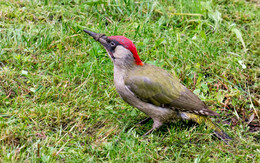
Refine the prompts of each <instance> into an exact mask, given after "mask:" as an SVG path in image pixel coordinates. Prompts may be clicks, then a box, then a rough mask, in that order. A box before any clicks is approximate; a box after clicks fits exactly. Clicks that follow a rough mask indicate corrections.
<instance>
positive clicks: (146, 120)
mask: <svg viewBox="0 0 260 163" xmlns="http://www.w3.org/2000/svg"><path fill="white" fill-rule="evenodd" d="M151 119H152V118H151V117H148V118H145V119H143V120H141V121H140V122H138V123H137V125H144V124H146V123H147V122H148V121H150V120H151Z"/></svg>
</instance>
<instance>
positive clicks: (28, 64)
mask: <svg viewBox="0 0 260 163" xmlns="http://www.w3.org/2000/svg"><path fill="white" fill-rule="evenodd" d="M255 2H256V1H243V0H220V1H214V0H212V1H210V0H208V1H202V0H201V1H189V0H176V1H170V0H168V1H162V0H161V1H149V0H146V1H138V2H134V1H133V0H117V1H114V0H111V1H108V2H106V1H99V0H98V1H88V2H86V1H82V0H61V1H57V0H54V1H48V0H45V1H38V0H30V1H29V0H27V1H26V0H25V1H18V0H16V1H8V0H3V1H1V2H0V8H1V11H0V40H1V41H0V145H1V147H0V162H37V161H40V162H57V161H58V162H87V161H92V162H97V161H98V162H101V161H106V162H123V161H126V162H158V161H164V162H173V161H176V162H259V161H260V145H259V143H260V142H259V141H260V140H259V139H260V137H259V130H260V123H259V116H260V115H259V88H260V83H259V70H260V69H259V63H260V58H259V54H260V52H259V47H260V33H259V28H260V21H259V20H260V9H259V4H256V3H255ZM84 28H86V29H89V30H92V31H94V32H98V33H105V34H106V35H124V36H126V37H128V38H130V39H131V40H133V42H134V43H135V45H136V46H137V49H138V52H139V55H140V57H141V59H142V60H143V61H144V62H146V63H152V64H155V65H157V66H159V67H163V68H164V69H166V70H168V71H169V72H172V73H174V71H175V72H176V75H177V76H178V77H179V78H180V80H181V82H182V83H183V84H184V85H185V86H187V87H188V88H190V89H192V90H194V92H195V93H197V94H198V95H199V96H200V98H201V99H202V100H203V101H205V102H206V103H207V105H209V106H210V108H211V109H212V110H215V111H216V112H218V113H219V114H220V115H221V117H220V118H216V119H215V121H216V122H217V123H219V125H220V126H221V128H223V129H224V130H225V131H226V132H227V133H228V134H229V135H230V136H231V137H233V139H234V140H233V141H232V142H231V143H230V144H231V145H230V146H229V145H226V144H225V143H224V142H222V141H220V140H218V139H216V137H215V136H214V135H213V133H212V131H210V130H208V129H206V127H205V126H204V125H201V126H198V125H195V124H194V123H191V122H185V121H178V122H176V123H171V124H168V125H164V126H163V127H162V128H161V129H160V130H157V131H155V132H153V134H151V135H149V136H147V137H142V136H141V135H143V134H144V133H145V132H146V131H148V130H149V129H150V128H151V126H152V122H149V123H148V124H146V125H143V126H136V125H135V124H136V123H137V122H138V121H140V120H142V119H143V118H145V117H146V116H145V115H144V114H143V113H141V112H140V111H139V110H137V109H135V108H133V107H131V106H129V105H128V104H126V103H125V102H124V101H123V100H122V99H120V97H119V95H118V94H117V93H116V90H115V87H114V85H113V65H112V63H111V61H110V59H109V57H108V56H107V54H106V52H105V50H104V49H103V48H102V46H101V45H100V44H99V43H97V42H95V40H94V39H92V38H91V37H89V36H88V35H87V34H85V33H84V32H83V31H82V30H83V29H84ZM194 81H195V82H194ZM249 122H250V123H249Z"/></svg>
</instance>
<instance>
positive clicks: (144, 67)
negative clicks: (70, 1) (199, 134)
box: [83, 29, 232, 142]
mask: <svg viewBox="0 0 260 163" xmlns="http://www.w3.org/2000/svg"><path fill="white" fill-rule="evenodd" d="M83 31H84V32H86V33H87V34H88V35H90V36H92V37H93V38H94V39H95V40H96V41H98V42H100V43H101V44H102V45H103V47H104V48H105V50H106V51H107V53H108V56H109V57H110V59H111V60H112V62H113V64H114V84H115V87H116V91H117V92H118V94H119V95H120V97H121V98H122V99H123V100H124V101H125V102H127V103H128V104H129V105H132V106H134V107H135V108H137V109H139V110H140V111H142V112H143V113H145V114H146V115H147V116H148V118H146V119H145V120H143V121H141V122H140V124H141V123H146V122H148V121H149V120H150V119H152V120H153V125H152V128H151V129H150V130H149V131H147V132H146V133H145V134H144V136H146V135H148V134H151V133H152V132H153V131H154V130H157V129H159V128H160V127H161V126H162V125H163V124H165V123H169V122H171V121H175V120H176V119H183V120H192V121H195V122H196V123H198V124H202V123H204V124H205V125H206V126H208V127H209V128H211V129H213V130H214V133H215V135H216V136H217V137H218V138H220V139H221V140H223V141H224V142H229V141H230V140H231V139H232V138H231V137H230V136H229V135H228V134H226V133H225V132H224V131H223V130H221V129H220V128H219V127H218V126H217V124H215V123H214V122H213V121H212V120H211V117H210V116H219V114H218V113H216V112H215V111H212V110H210V109H209V108H208V106H207V105H206V104H205V103H204V102H202V101H201V100H200V99H199V97H198V96H197V95H195V94H194V93H193V92H192V91H191V90H189V89H188V88H186V87H185V86H184V85H183V84H181V83H180V82H179V80H178V78H177V77H176V76H172V75H171V74H170V73H168V72H167V71H166V70H164V69H162V68H159V67H156V66H154V65H152V64H147V63H144V62H143V61H142V60H141V59H140V57H139V55H138V52H137V49H136V47H135V45H134V43H133V42H132V41H131V40H130V39H128V38H126V37H125V36H106V35H105V34H99V33H95V32H92V31H89V30H87V29H84V30H83Z"/></svg>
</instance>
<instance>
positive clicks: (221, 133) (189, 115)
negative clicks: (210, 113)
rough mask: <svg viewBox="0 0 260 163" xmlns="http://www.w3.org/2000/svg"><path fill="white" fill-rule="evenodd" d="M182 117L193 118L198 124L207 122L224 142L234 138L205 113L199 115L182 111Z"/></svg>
mask: <svg viewBox="0 0 260 163" xmlns="http://www.w3.org/2000/svg"><path fill="white" fill-rule="evenodd" d="M181 117H183V118H184V119H191V120H193V121H195V122H197V123H198V124H202V123H205V124H206V126H208V127H209V128H211V129H213V130H214V133H215V135H216V136H217V137H218V138H220V139H221V140H223V141H224V142H226V143H228V142H229V141H230V140H232V138H231V137H230V136H228V134H226V133H225V132H224V131H222V130H221V129H220V128H219V127H218V126H217V125H216V124H215V123H214V122H212V120H211V119H210V118H209V117H206V116H203V115H197V114H193V113H181Z"/></svg>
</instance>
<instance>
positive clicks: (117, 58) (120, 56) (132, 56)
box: [84, 30, 144, 66]
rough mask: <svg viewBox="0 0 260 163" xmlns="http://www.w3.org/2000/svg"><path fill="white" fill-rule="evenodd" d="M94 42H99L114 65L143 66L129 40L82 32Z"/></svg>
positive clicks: (121, 37)
mask: <svg viewBox="0 0 260 163" xmlns="http://www.w3.org/2000/svg"><path fill="white" fill-rule="evenodd" d="M84 32H86V33H88V34H89V35H90V36H92V37H93V38H94V39H95V40H97V41H99V42H100V43H101V44H102V45H103V46H104V47H105V49H106V51H107V53H108V54H109V56H110V58H111V60H112V61H113V63H114V64H115V65H118V66H122V65H123V66H126V65H129V66H131V65H139V66H143V65H144V64H143V62H142V61H141V59H140V57H139V56H138V53H137V50H136V47H135V45H134V44H133V42H132V41H131V40H129V39H128V38H126V37H124V36H109V37H107V36H106V35H104V34H98V33H94V32H91V31H88V30H84Z"/></svg>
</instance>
